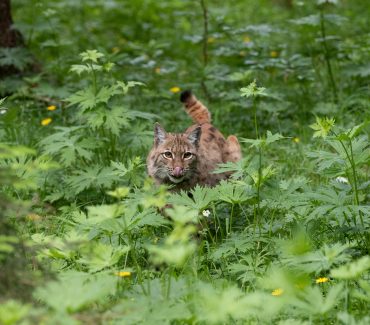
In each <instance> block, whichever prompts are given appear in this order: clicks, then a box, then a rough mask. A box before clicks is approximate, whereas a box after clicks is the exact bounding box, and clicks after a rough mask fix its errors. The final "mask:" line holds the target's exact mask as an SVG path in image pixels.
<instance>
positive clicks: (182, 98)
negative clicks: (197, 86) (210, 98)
mask: <svg viewBox="0 0 370 325" xmlns="http://www.w3.org/2000/svg"><path fill="white" fill-rule="evenodd" d="M192 95H193V94H192V93H191V90H184V91H183V92H182V93H181V95H180V101H181V102H182V103H186V102H187V101H188V99H189V98H190V97H191V96H192Z"/></svg>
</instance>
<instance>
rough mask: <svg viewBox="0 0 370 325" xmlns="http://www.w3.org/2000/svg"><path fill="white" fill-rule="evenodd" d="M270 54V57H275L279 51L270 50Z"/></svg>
mask: <svg viewBox="0 0 370 325" xmlns="http://www.w3.org/2000/svg"><path fill="white" fill-rule="evenodd" d="M270 56H271V57H272V58H277V57H278V56H279V52H278V51H271V52H270Z"/></svg>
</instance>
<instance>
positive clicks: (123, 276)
mask: <svg viewBox="0 0 370 325" xmlns="http://www.w3.org/2000/svg"><path fill="white" fill-rule="evenodd" d="M114 275H117V276H119V277H121V278H126V277H129V276H131V272H128V271H119V272H115V273H114Z"/></svg>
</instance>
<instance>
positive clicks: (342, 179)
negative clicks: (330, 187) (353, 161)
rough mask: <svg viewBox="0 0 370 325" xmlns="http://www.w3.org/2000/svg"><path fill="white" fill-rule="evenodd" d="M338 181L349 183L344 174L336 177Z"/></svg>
mask: <svg viewBox="0 0 370 325" xmlns="http://www.w3.org/2000/svg"><path fill="white" fill-rule="evenodd" d="M335 180H336V181H337V182H338V183H343V184H348V179H347V178H345V177H342V176H339V177H337V178H336V179H335Z"/></svg>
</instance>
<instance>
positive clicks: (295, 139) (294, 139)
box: [293, 137, 301, 143]
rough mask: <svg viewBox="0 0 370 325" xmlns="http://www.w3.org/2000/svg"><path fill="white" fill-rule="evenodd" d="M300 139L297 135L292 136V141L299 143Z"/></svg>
mask: <svg viewBox="0 0 370 325" xmlns="http://www.w3.org/2000/svg"><path fill="white" fill-rule="evenodd" d="M300 141H301V140H300V139H299V138H298V137H295V138H293V142H295V143H299V142H300Z"/></svg>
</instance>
